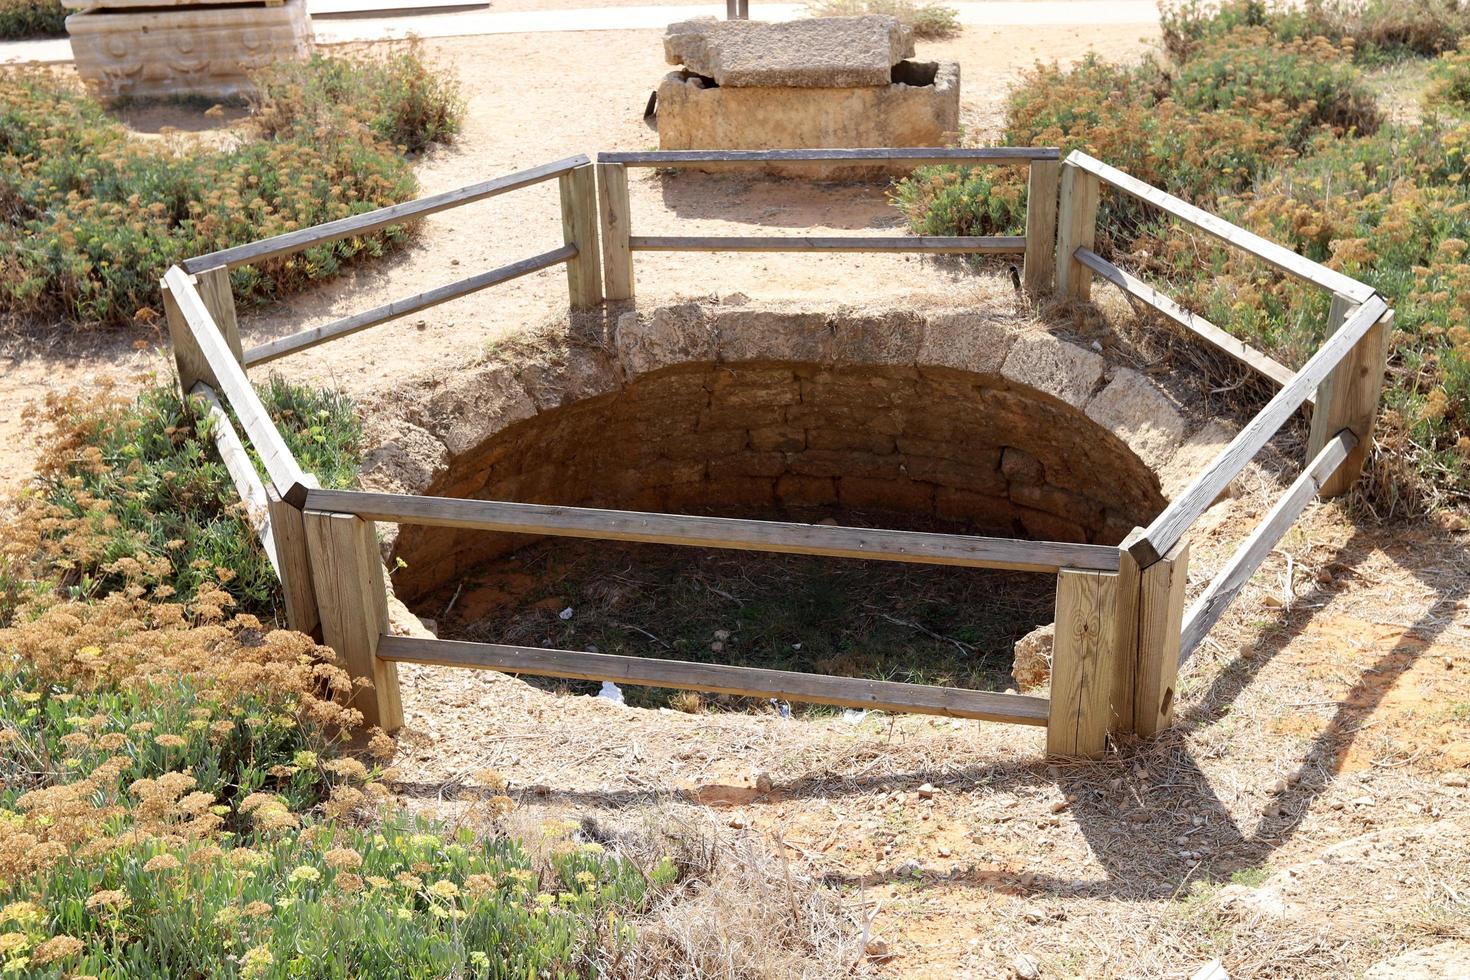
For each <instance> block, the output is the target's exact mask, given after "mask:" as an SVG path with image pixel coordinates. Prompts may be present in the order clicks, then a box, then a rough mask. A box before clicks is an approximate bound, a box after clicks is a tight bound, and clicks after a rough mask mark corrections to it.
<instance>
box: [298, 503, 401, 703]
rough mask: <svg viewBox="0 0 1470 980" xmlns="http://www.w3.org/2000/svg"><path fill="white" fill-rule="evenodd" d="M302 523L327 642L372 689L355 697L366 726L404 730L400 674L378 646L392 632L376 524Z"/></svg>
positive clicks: (309, 514)
mask: <svg viewBox="0 0 1470 980" xmlns="http://www.w3.org/2000/svg"><path fill="white" fill-rule="evenodd" d="M302 521H303V523H304V525H305V527H306V540H307V544H308V550H309V552H310V563H311V571H312V583H313V586H314V587H315V589H316V600H317V608H318V609H319V610H320V613H321V624H322V642H323V643H325V644H326V645H327V646H329V647H331V648H332V649H333V650H335V651H337V656H339V657H340V658H341V659H342V664H343V667H344V668H345V669H346V670H347V672H348V673H349V674H350V675H352V678H353V679H354V680H356V679H357V678H359V677H362V678H366V679H367V680H368V681H369V682H370V683H371V685H372V686H371V687H370V688H367V689H363V688H357V689H355V690H354V692H353V695H352V702H351V703H352V706H353V707H354V708H357V709H358V710H360V711H361V712H362V716H363V721H364V722H365V723H367V724H368V725H376V726H378V727H380V728H382V729H383V730H384V731H387V732H392V731H396V730H397V729H399V728H402V727H403V705H402V702H401V700H400V698H399V692H398V670H397V668H396V667H395V666H394V665H393V663H392V662H391V661H388V660H384V659H382V658H380V657H379V656H378V644H379V640H380V638H381V637H382V636H383V634H384V633H386V632H387V631H388V593H387V587H386V584H385V582H384V579H383V560H382V558H381V557H380V556H379V554H378V537H377V534H376V532H375V531H374V528H373V524H372V522H371V521H364V520H359V519H358V518H356V517H353V516H352V515H351V514H329V513H323V512H320V511H314V510H307V511H305V512H304V513H303V514H302Z"/></svg>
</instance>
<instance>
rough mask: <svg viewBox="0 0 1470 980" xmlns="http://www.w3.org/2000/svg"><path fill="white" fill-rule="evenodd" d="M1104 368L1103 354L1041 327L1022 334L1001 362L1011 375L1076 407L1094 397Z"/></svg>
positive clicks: (1011, 377)
mask: <svg viewBox="0 0 1470 980" xmlns="http://www.w3.org/2000/svg"><path fill="white" fill-rule="evenodd" d="M1102 372H1103V359H1102V357H1101V355H1098V354H1095V353H1093V352H1092V351H1090V350H1084V349H1083V348H1081V347H1078V346H1077V345H1076V344H1071V343H1067V342H1066V341H1064V340H1059V339H1058V338H1056V337H1053V336H1052V335H1051V334H1049V333H1046V332H1044V331H1040V330H1035V331H1029V332H1027V333H1023V334H1021V335H1020V336H1018V337H1017V338H1016V340H1015V343H1014V344H1012V345H1011V349H1010V352H1009V353H1008V354H1007V355H1006V359H1005V363H1004V364H1002V365H1001V373H1002V374H1004V375H1005V377H1006V378H1007V379H1009V380H1011V381H1014V382H1016V383H1018V384H1023V385H1026V386H1027V387H1030V388H1035V389H1037V390H1038V391H1044V392H1046V393H1047V394H1050V395H1055V396H1056V397H1057V398H1060V399H1061V400H1062V401H1064V402H1066V403H1067V404H1068V405H1071V406H1072V407H1073V408H1081V407H1082V406H1083V405H1085V404H1086V403H1087V400H1088V399H1089V398H1091V397H1092V390H1093V388H1095V387H1096V386H1097V383H1098V381H1099V380H1100V379H1101V378H1102Z"/></svg>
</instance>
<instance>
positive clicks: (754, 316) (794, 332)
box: [660, 110, 833, 363]
mask: <svg viewBox="0 0 1470 980" xmlns="http://www.w3.org/2000/svg"><path fill="white" fill-rule="evenodd" d="M660 113H662V110H660ZM664 149H670V147H667V146H665V147H664ZM713 321H714V323H713V331H714V334H715V336H716V338H717V349H718V350H719V357H720V360H722V361H771V360H781V361H815V362H818V363H822V362H826V361H830V360H831V359H832V356H833V355H832V351H833V346H832V330H831V329H830V328H829V327H828V325H827V315H826V314H825V313H800V312H779V311H773V310H742V309H734V310H731V309H724V308H721V309H719V310H717V311H715V312H714V314H713Z"/></svg>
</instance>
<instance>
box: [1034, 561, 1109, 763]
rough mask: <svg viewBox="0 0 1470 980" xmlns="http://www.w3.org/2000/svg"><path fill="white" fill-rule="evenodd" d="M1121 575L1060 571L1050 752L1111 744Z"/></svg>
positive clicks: (1093, 755) (1082, 752)
mask: <svg viewBox="0 0 1470 980" xmlns="http://www.w3.org/2000/svg"><path fill="white" fill-rule="evenodd" d="M1117 592H1118V576H1116V575H1113V574H1111V573H1109V572H1086V571H1078V570H1075V569H1070V568H1064V569H1062V570H1061V571H1060V572H1058V573H1057V619H1056V623H1057V625H1056V639H1055V641H1054V642H1053V645H1052V659H1051V708H1050V714H1049V716H1048V718H1047V723H1046V751H1047V754H1048V755H1058V756H1070V757H1073V758H1084V759H1098V758H1101V757H1102V755H1103V752H1104V750H1105V749H1106V747H1107V736H1108V721H1109V708H1108V706H1109V701H1110V698H1111V695H1112V690H1113V676H1114V673H1115V666H1116V662H1117V657H1116V655H1115V653H1116V651H1115V648H1114V641H1115V639H1116V631H1115V630H1114V628H1113V614H1114V610H1115V607H1116V601H1115V600H1116V597H1117Z"/></svg>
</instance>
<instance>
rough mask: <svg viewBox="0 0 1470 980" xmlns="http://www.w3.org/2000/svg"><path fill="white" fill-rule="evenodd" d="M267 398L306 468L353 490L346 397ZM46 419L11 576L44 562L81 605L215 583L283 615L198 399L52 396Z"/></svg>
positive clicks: (258, 609)
mask: <svg viewBox="0 0 1470 980" xmlns="http://www.w3.org/2000/svg"><path fill="white" fill-rule="evenodd" d="M260 394H261V398H262V400H263V401H264V402H265V404H266V407H267V409H268V410H269V412H270V414H271V417H272V418H273V419H274V420H275V421H276V423H277V425H278V426H279V427H280V429H281V432H282V433H283V435H284V436H285V439H286V443H287V445H289V446H290V447H291V450H292V452H293V453H294V454H295V455H296V457H297V459H298V460H300V462H301V465H302V467H303V468H304V469H306V470H307V471H308V472H311V473H315V474H316V475H317V477H318V478H319V479H320V480H321V481H322V485H323V486H345V485H347V484H349V483H350V482H351V481H352V479H353V478H354V477H355V476H356V472H357V453H358V451H359V448H360V445H361V427H360V424H359V422H358V420H357V416H356V412H355V409H354V407H353V405H352V403H351V402H350V401H349V400H347V399H346V398H343V397H340V396H338V395H336V394H333V393H331V392H327V391H322V390H318V389H311V388H304V387H298V386H294V385H290V384H287V383H286V382H284V381H281V380H280V379H279V378H272V379H271V380H270V382H269V383H268V384H266V385H262V386H261V388H260ZM45 422H46V423H47V425H48V427H49V434H48V441H47V444H46V447H45V451H44V456H43V463H42V467H41V476H40V480H39V483H38V485H37V487H36V488H35V489H34V490H33V491H32V495H31V497H30V499H29V508H30V517H31V519H30V520H29V521H28V522H26V523H27V530H28V533H27V534H21V533H20V531H19V530H17V532H16V533H15V534H14V535H12V539H11V541H10V542H9V545H10V549H11V553H12V556H13V562H14V567H16V568H19V569H28V568H31V567H33V566H32V564H31V563H38V564H39V565H40V567H42V568H44V569H46V570H48V571H49V572H51V574H53V575H55V576H56V578H57V580H58V581H59V583H60V585H61V587H62V588H63V590H64V591H65V592H66V594H68V595H71V596H74V597H86V596H94V595H101V594H106V593H109V592H113V591H118V590H120V589H123V588H126V587H128V586H130V585H131V586H137V587H139V588H143V589H146V590H148V591H149V593H150V594H151V595H153V596H155V597H156V598H158V599H168V600H170V601H183V602H191V601H193V600H194V598H195V597H196V596H197V594H198V592H199V590H200V589H202V588H213V587H214V583H216V582H218V583H220V587H221V588H223V589H224V591H225V592H226V593H228V594H229V595H230V596H231V598H232V599H233V601H234V603H235V605H236V607H237V608H238V609H240V610H242V611H245V612H250V613H257V614H260V615H262V616H267V617H271V616H273V615H274V612H275V610H276V608H277V607H278V605H279V602H280V596H279V584H278V583H277V581H276V578H275V574H274V572H273V571H272V570H271V567H270V563H269V561H268V560H267V558H266V555H265V552H264V550H263V549H262V548H261V546H260V543H259V541H258V540H257V538H256V534H255V531H254V529H253V527H252V526H251V524H250V518H249V515H248V514H246V513H245V512H244V507H243V505H242V504H241V502H240V498H239V494H238V493H237V492H236V490H235V486H234V483H233V482H232V481H231V479H230V476H229V474H228V472H226V470H225V468H224V464H223V463H221V462H220V461H219V457H218V454H217V453H216V451H215V448H214V440H213V438H212V437H211V436H210V435H209V432H208V425H207V419H206V417H205V416H204V414H203V410H202V407H201V403H199V402H192V403H191V404H190V405H189V406H187V407H186V406H185V405H184V403H183V402H182V401H181V400H180V398H179V397H178V395H177V393H176V392H175V391H174V390H173V389H172V388H164V387H158V388H151V389H149V390H147V391H145V392H144V393H143V394H141V395H140V396H139V397H138V398H137V400H136V401H133V402H131V403H129V402H121V401H119V400H115V399H111V398H102V399H99V400H97V401H95V402H87V401H83V400H82V399H81V398H80V397H78V396H76V395H66V396H53V397H52V398H51V399H50V400H49V402H48V404H47V407H46V414H45ZM236 426H237V429H238V423H236ZM20 577H22V576H21V572H12V574H11V576H10V578H11V579H12V580H15V579H18V578H20ZM0 580H3V576H0ZM11 591H12V592H14V590H13V589H12V590H11ZM20 598H21V597H20V595H18V594H16V595H14V596H13V597H12V599H11V602H12V603H15V602H19V601H20ZM3 612H4V610H3V609H0V613H3ZM3 621H4V620H3V617H0V622H3Z"/></svg>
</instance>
